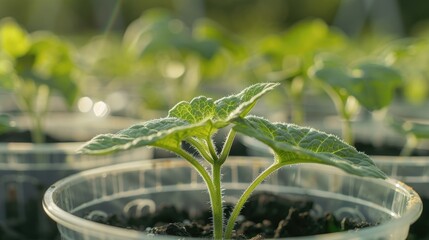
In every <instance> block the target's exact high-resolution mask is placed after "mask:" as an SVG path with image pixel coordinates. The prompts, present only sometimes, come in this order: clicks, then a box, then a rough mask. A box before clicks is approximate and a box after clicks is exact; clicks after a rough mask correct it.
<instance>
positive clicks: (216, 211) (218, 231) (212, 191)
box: [164, 147, 223, 239]
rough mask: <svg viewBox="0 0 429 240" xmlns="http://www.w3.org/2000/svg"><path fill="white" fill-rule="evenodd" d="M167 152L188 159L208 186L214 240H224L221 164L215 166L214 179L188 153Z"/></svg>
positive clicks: (178, 150) (174, 149) (173, 149)
mask: <svg viewBox="0 0 429 240" xmlns="http://www.w3.org/2000/svg"><path fill="white" fill-rule="evenodd" d="M164 148H166V149H167V150H170V151H172V152H174V153H176V154H178V155H179V156H181V157H183V158H184V159H186V160H187V161H188V162H189V163H190V164H191V165H192V166H194V167H195V169H196V170H197V171H198V173H199V174H200V175H201V177H202V178H203V180H204V182H205V183H206V185H207V188H208V190H209V196H210V203H211V209H212V211H213V212H212V217H213V237H214V239H222V234H223V209H222V189H221V186H220V177H221V172H220V168H221V165H220V164H216V163H215V164H214V165H213V169H212V172H213V179H212V178H211V177H210V175H209V174H208V172H207V170H206V169H205V168H204V167H203V166H202V165H201V164H200V163H199V162H198V161H197V160H196V159H195V158H194V157H193V156H192V155H191V154H189V153H188V152H186V151H185V150H183V149H181V148H170V147H164Z"/></svg>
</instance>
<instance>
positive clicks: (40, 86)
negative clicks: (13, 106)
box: [0, 19, 78, 143]
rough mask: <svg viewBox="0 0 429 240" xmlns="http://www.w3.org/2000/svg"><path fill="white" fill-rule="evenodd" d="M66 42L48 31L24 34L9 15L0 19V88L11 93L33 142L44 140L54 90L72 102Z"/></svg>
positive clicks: (73, 86)
mask: <svg viewBox="0 0 429 240" xmlns="http://www.w3.org/2000/svg"><path fill="white" fill-rule="evenodd" d="M73 71H74V64H73V61H72V56H71V52H70V48H69V46H68V45H67V44H66V43H65V42H63V41H61V40H60V39H59V38H58V37H56V36H55V35H53V34H51V33H48V32H43V33H42V32H35V33H32V34H28V33H27V32H26V31H25V30H24V29H23V28H21V27H20V26H19V25H18V24H17V23H16V22H15V21H14V20H12V19H3V20H2V21H1V22H0V89H5V90H7V91H10V92H12V93H13V95H14V96H15V98H16V100H17V103H18V107H19V108H20V110H21V111H22V113H24V114H27V115H28V116H29V118H30V120H31V124H32V127H31V128H32V129H31V131H32V139H33V142H34V143H42V142H44V140H45V139H44V134H43V132H44V127H43V125H44V119H45V118H46V114H47V111H48V107H49V102H50V99H51V96H52V93H53V92H54V91H56V92H57V93H59V95H60V96H62V97H63V99H64V100H65V101H64V102H65V103H66V104H67V105H68V106H72V105H73V103H74V102H75V100H76V97H77V93H78V86H77V83H76V81H75V80H74V79H73Z"/></svg>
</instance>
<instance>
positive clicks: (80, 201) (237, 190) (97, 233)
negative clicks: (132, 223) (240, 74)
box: [43, 157, 422, 240]
mask: <svg viewBox="0 0 429 240" xmlns="http://www.w3.org/2000/svg"><path fill="white" fill-rule="evenodd" d="M269 164H270V160H268V159H266V158H260V157H231V158H230V159H228V161H227V162H226V163H225V165H224V167H223V169H222V170H223V173H224V174H223V183H224V196H226V197H225V201H228V202H229V201H231V202H234V201H235V200H237V197H238V196H239V195H240V194H241V193H242V191H243V190H244V188H245V187H247V186H248V184H249V183H250V181H252V179H253V178H254V177H256V175H257V174H258V173H259V172H261V171H262V170H263V169H264V168H265V167H267V166H268V165H269ZM256 191H269V192H272V193H276V194H280V195H285V196H288V197H292V198H306V199H310V200H312V201H313V202H314V204H315V205H316V206H317V207H316V209H323V211H328V212H332V213H333V214H334V215H335V216H336V217H339V218H341V217H342V216H350V217H355V218H359V219H362V220H365V221H369V222H378V223H380V224H379V225H377V226H374V227H368V228H364V229H360V230H359V231H347V232H340V233H332V234H324V235H316V236H308V237H299V238H288V239H322V240H323V239H330V240H333V239H401V240H402V239H405V238H406V237H407V234H408V228H409V226H410V224H412V223H413V222H414V221H416V219H417V218H418V217H419V215H420V213H421V211H422V203H421V200H420V198H419V196H418V195H417V193H416V192H415V191H414V190H412V189H411V188H410V187H408V186H406V185H405V184H403V183H402V182H400V181H397V180H394V179H387V180H381V179H372V178H362V177H357V176H354V175H350V174H346V173H344V172H342V171H340V170H338V169H336V168H333V167H329V166H324V165H315V164H299V165H292V166H290V167H284V168H282V169H281V170H280V171H278V172H277V173H276V174H273V175H272V176H271V177H270V178H269V179H267V181H265V182H264V183H263V184H261V185H260V186H259V187H258V188H257V190H256ZM173 203H174V204H175V205H176V206H177V207H178V208H188V210H190V211H191V212H193V211H194V212H195V211H198V209H200V208H201V207H204V206H205V207H206V206H207V203H208V194H207V192H206V191H205V185H204V183H203V181H202V180H201V178H200V177H199V176H198V174H197V173H196V171H194V170H193V169H192V167H191V166H190V164H188V163H187V162H186V161H184V160H179V159H156V160H146V161H136V162H131V163H123V164H116V165H113V166H106V167H101V168H96V169H92V170H87V171H83V172H80V173H78V174H74V175H72V176H69V177H67V178H64V179H62V180H60V181H58V182H56V183H55V184H53V185H52V186H51V187H50V188H49V189H48V190H47V191H46V193H45V195H44V200H43V207H44V209H45V211H46V213H47V214H48V215H49V216H50V217H51V218H52V219H53V220H54V221H55V222H57V224H58V228H59V230H60V233H61V237H62V239H73V240H79V239H100V240H101V239H103V240H104V239H109V240H113V239H115V240H116V239H118V240H119V239H121V240H124V239H127V240H128V239H130V240H131V239H148V238H150V239H174V238H176V239H177V237H165V236H164V237H161V236H153V235H148V234H146V233H144V232H139V231H135V230H130V229H125V228H118V227H113V226H108V225H104V224H100V223H96V222H92V221H90V220H87V219H85V218H84V217H82V216H84V215H85V214H86V213H89V212H93V211H96V212H98V213H102V214H115V213H116V214H119V213H125V214H128V215H136V214H139V210H141V209H143V208H145V207H147V208H148V209H149V210H150V209H153V208H156V207H159V206H161V205H164V204H173Z"/></svg>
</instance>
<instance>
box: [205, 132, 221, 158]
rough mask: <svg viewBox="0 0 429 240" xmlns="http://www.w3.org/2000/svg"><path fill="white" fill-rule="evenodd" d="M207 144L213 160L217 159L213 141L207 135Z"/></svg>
mask: <svg viewBox="0 0 429 240" xmlns="http://www.w3.org/2000/svg"><path fill="white" fill-rule="evenodd" d="M206 141H207V146H208V147H209V151H210V154H211V155H212V158H213V160H215V161H217V159H218V156H217V152H216V148H215V144H214V143H213V139H212V138H211V137H210V136H209V137H208V138H207V140H206Z"/></svg>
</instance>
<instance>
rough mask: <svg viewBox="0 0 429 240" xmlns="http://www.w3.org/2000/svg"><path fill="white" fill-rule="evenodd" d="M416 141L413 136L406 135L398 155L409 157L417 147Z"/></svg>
mask: <svg viewBox="0 0 429 240" xmlns="http://www.w3.org/2000/svg"><path fill="white" fill-rule="evenodd" d="M417 144H418V140H417V138H416V137H415V136H414V135H413V134H408V135H407V138H406V142H405V145H404V147H403V148H402V150H401V152H400V153H399V155H401V156H411V154H412V153H413V150H414V149H415V148H416V147H417Z"/></svg>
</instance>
